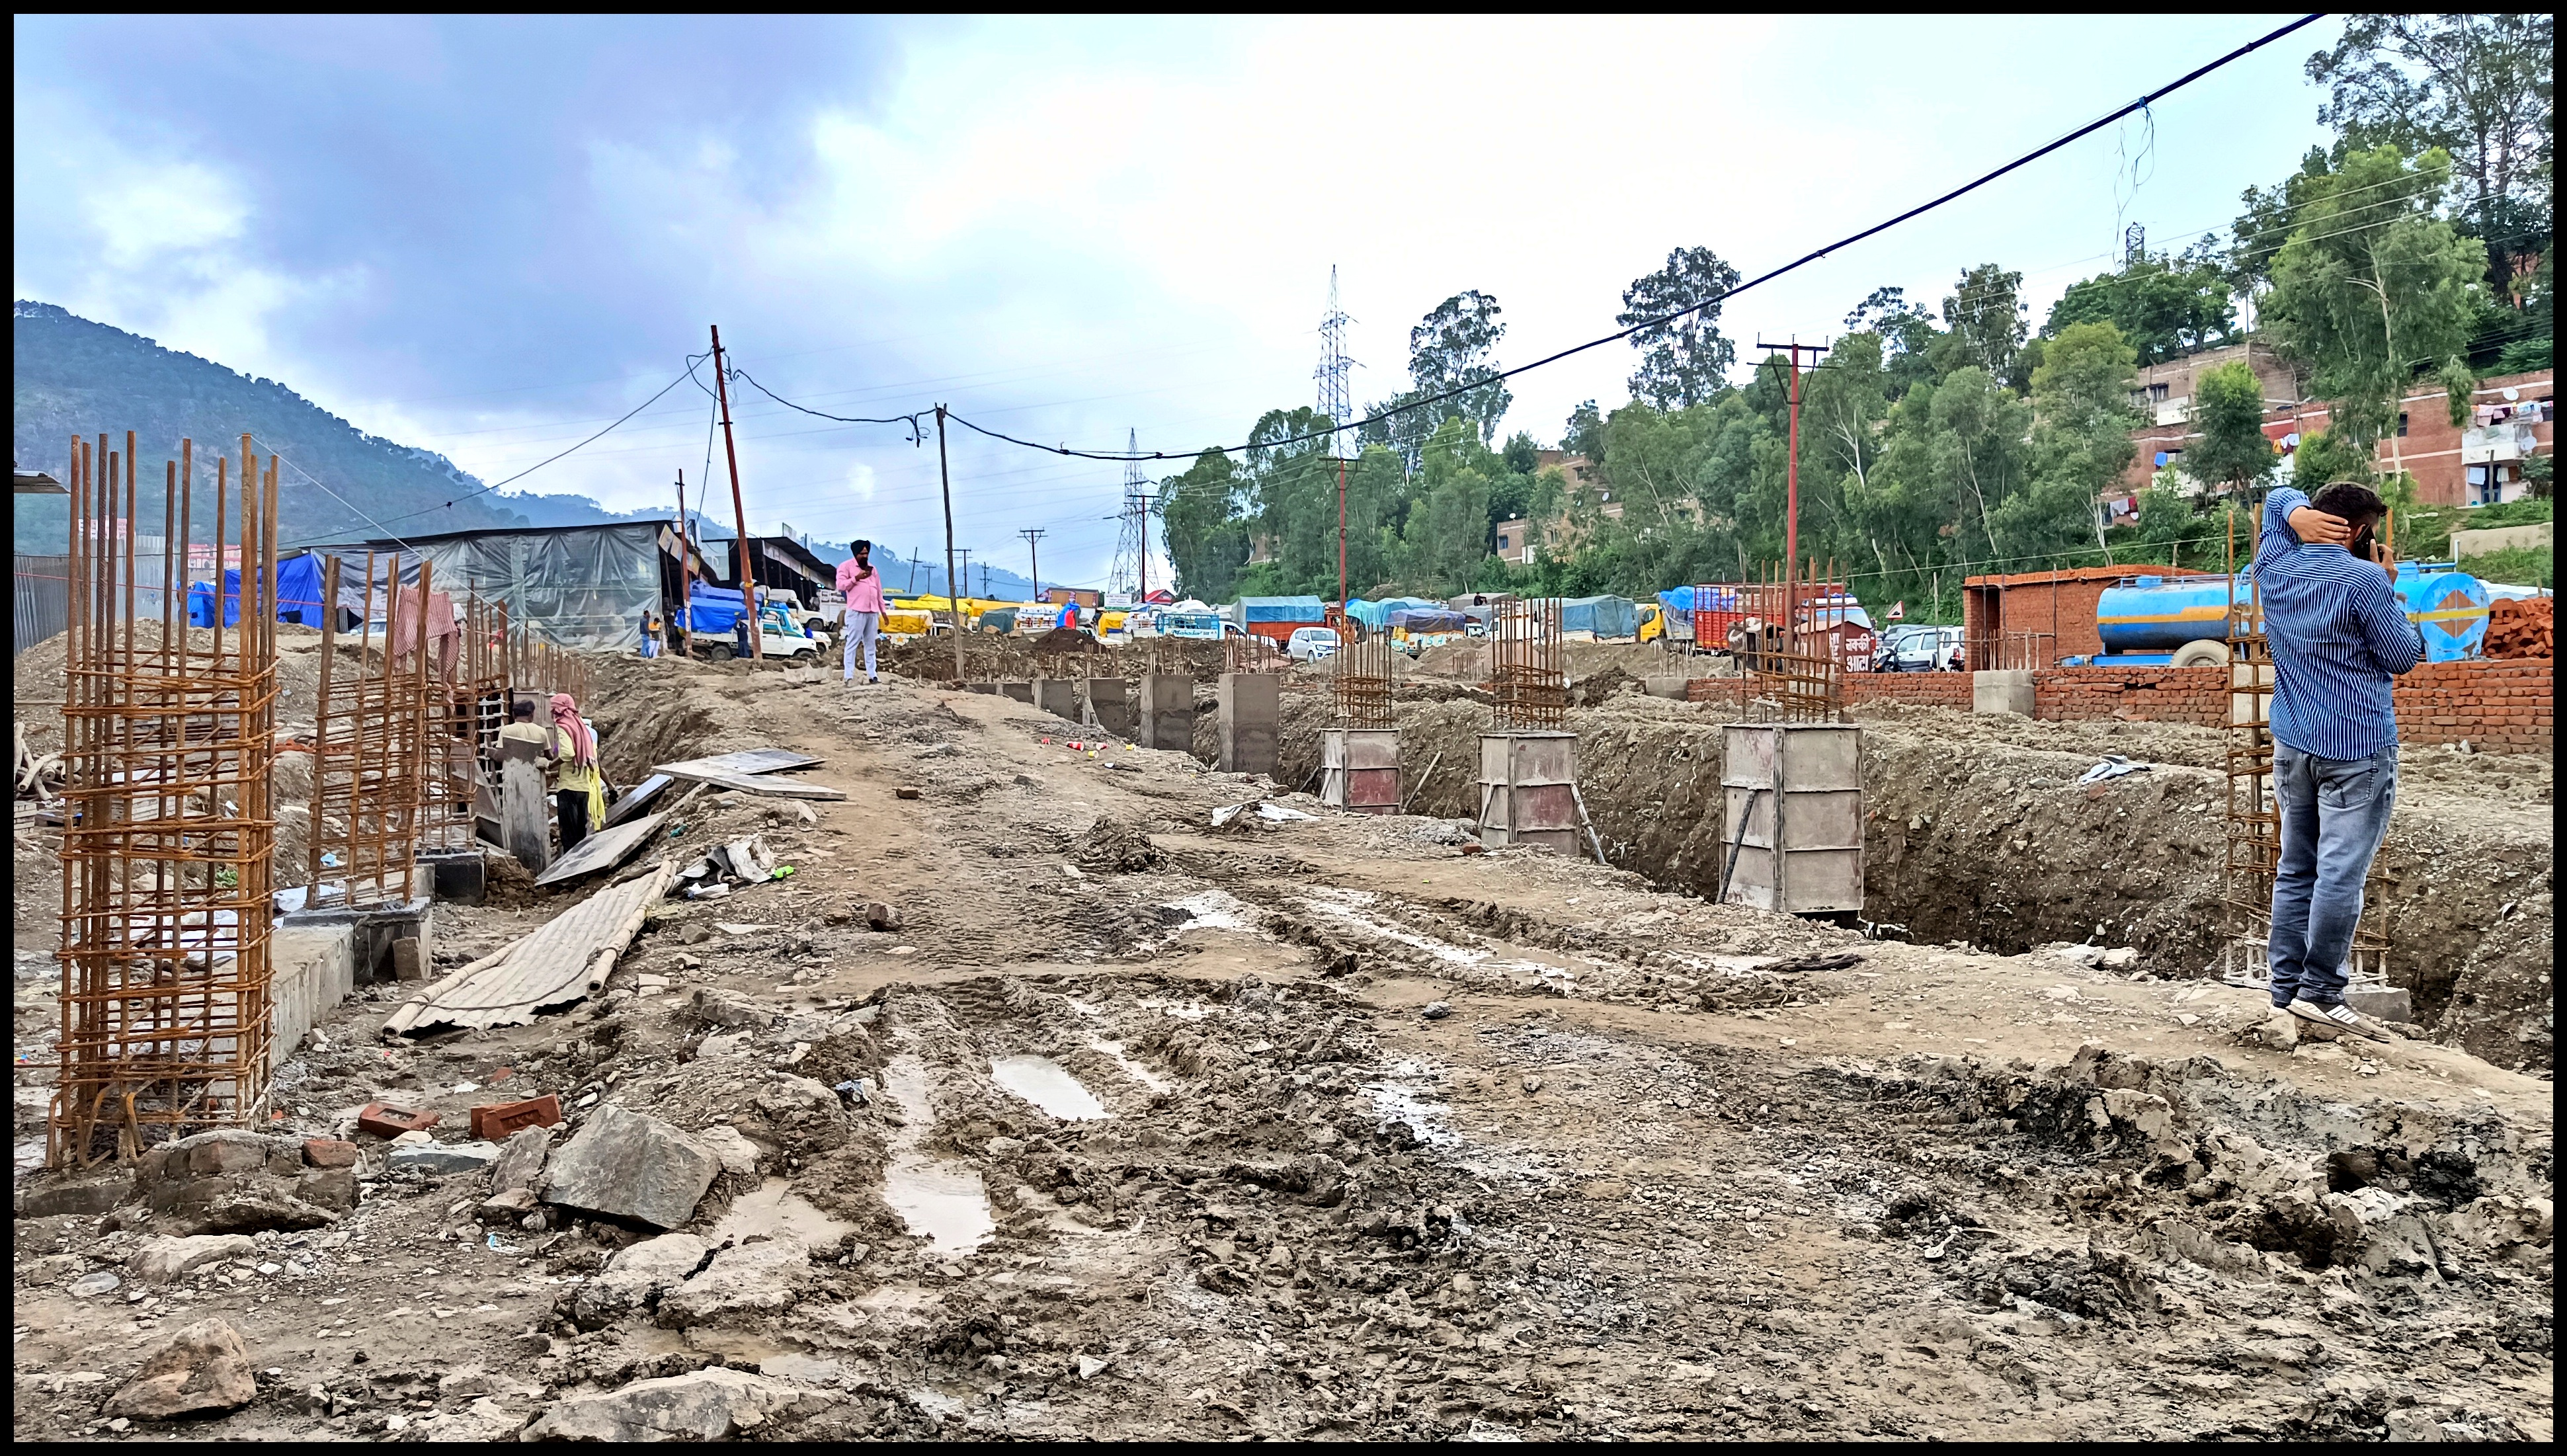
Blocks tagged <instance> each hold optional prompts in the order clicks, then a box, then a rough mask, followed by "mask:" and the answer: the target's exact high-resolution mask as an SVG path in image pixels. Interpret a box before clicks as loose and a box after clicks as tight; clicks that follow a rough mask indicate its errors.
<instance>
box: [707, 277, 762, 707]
mask: <svg viewBox="0 0 2567 1456" xmlns="http://www.w3.org/2000/svg"><path fill="white" fill-rule="evenodd" d="M713 391H714V399H715V401H716V402H717V403H718V404H720V406H721V427H722V453H723V454H724V455H725V456H727V457H728V458H729V460H730V513H731V519H732V521H733V522H735V523H736V524H737V525H738V527H739V539H738V540H737V541H734V542H732V543H731V549H732V550H733V551H735V552H737V553H738V555H737V557H736V558H735V560H736V562H737V564H738V566H739V601H740V608H741V610H743V611H745V612H747V613H748V660H749V661H750V662H752V663H755V662H760V661H763V660H764V658H765V656H766V653H765V651H764V644H763V643H762V642H761V641H760V639H761V638H763V637H764V636H765V635H766V634H765V632H764V631H763V630H762V629H761V627H760V624H759V622H758V620H757V571H756V568H754V567H752V566H751V565H750V564H749V560H748V507H746V506H744V505H742V504H740V503H739V446H738V445H737V444H735V443H733V442H732V440H731V435H730V384H729V382H728V381H727V380H725V379H724V378H723V376H722V350H721V326H720V325H718V324H716V325H714V326H713Z"/></svg>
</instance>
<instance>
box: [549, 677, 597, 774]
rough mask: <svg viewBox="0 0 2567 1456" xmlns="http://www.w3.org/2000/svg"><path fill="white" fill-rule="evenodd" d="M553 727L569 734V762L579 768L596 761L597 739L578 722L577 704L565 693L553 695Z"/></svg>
mask: <svg viewBox="0 0 2567 1456" xmlns="http://www.w3.org/2000/svg"><path fill="white" fill-rule="evenodd" d="M553 727H555V728H561V729H564V730H565V731H567V732H568V733H569V734H570V750H571V751H570V760H571V762H573V763H575V764H577V765H579V766H580V767H583V768H585V767H587V766H588V765H589V764H591V763H594V762H596V761H597V739H596V737H595V736H594V735H592V734H591V733H590V732H589V730H588V725H587V724H584V723H582V722H580V721H579V702H578V700H576V699H574V698H572V697H571V696H570V695H569V694H567V693H556V694H554V695H553Z"/></svg>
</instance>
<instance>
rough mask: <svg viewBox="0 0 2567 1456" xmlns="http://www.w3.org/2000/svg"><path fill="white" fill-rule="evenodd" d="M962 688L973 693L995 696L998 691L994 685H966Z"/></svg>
mask: <svg viewBox="0 0 2567 1456" xmlns="http://www.w3.org/2000/svg"><path fill="white" fill-rule="evenodd" d="M963 686H964V687H966V688H969V689H971V690H972V691H973V692H975V693H989V694H993V695H995V694H996V693H997V692H998V684H996V683H966V684H964V685H963Z"/></svg>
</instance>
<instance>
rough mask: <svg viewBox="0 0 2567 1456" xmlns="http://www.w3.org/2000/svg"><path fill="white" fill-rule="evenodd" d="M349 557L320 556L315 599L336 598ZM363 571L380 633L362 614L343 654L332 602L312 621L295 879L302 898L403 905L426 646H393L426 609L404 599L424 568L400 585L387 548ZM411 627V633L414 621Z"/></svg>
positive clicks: (415, 805)
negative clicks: (317, 636)
mask: <svg viewBox="0 0 2567 1456" xmlns="http://www.w3.org/2000/svg"><path fill="white" fill-rule="evenodd" d="M350 564H351V563H350V562H347V561H342V560H341V559H340V558H338V557H335V556H334V557H332V558H330V559H329V560H328V561H327V562H325V563H324V564H323V566H322V568H321V574H322V592H321V594H322V598H323V600H325V601H328V602H331V603H333V604H335V603H336V602H337V601H338V600H339V587H340V583H341V580H342V576H343V573H346V572H347V571H348V568H349V566H350ZM364 571H365V587H366V593H365V598H364V600H366V601H367V602H369V603H371V602H373V601H374V600H375V590H376V588H377V586H378V585H381V586H383V587H384V588H385V590H386V600H387V603H388V608H387V613H386V616H385V634H384V637H383V639H382V640H380V641H378V640H377V639H376V637H375V631H374V623H373V622H372V621H371V620H369V621H365V622H361V623H359V624H358V628H357V642H356V646H355V651H354V652H353V653H346V654H343V652H342V648H343V646H344V644H343V643H342V641H341V639H340V635H339V614H338V611H337V609H336V607H335V605H334V606H333V607H332V609H331V610H330V611H329V612H328V614H327V615H326V617H325V619H324V621H323V623H322V626H321V682H320V688H319V696H318V699H317V701H316V703H315V705H314V716H313V733H312V804H311V809H312V831H311V848H310V852H309V863H308V865H307V866H306V880H305V883H306V884H307V885H309V886H310V889H309V890H308V891H307V892H306V895H307V899H306V901H305V903H306V904H307V905H312V906H320V905H324V904H329V905H337V906H345V907H349V908H371V907H374V906H379V905H386V904H391V905H407V904H409V903H410V901H411V898H412V895H413V894H414V892H415V881H416V878H417V873H418V862H419V847H420V827H421V825H420V820H421V814H420V808H421V801H422V793H423V783H422V773H421V770H422V769H423V768H424V767H426V766H427V762H428V681H429V680H428V672H427V667H428V659H429V657H430V654H429V653H427V652H422V651H413V652H411V653H408V654H402V653H400V652H398V651H396V646H395V645H396V643H397V642H398V641H399V637H398V634H399V632H400V630H401V625H402V623H403V622H404V621H405V620H406V619H408V620H410V621H412V622H414V623H417V622H419V621H422V620H424V618H425V616H426V611H425V607H424V603H423V604H415V603H414V601H413V598H414V597H419V598H425V596H426V594H427V591H428V584H429V583H428V577H429V568H428V564H427V563H422V564H421V567H420V586H419V588H418V589H417V591H413V590H411V589H409V588H404V587H403V586H402V585H401V583H400V576H399V571H400V561H399V558H397V557H390V556H382V557H379V556H377V555H376V554H375V553H374V552H372V551H369V552H367V553H366V556H365V564H364ZM367 616H368V617H369V618H371V617H372V616H373V613H372V612H371V611H370V612H368V613H367ZM411 635H412V636H413V637H414V638H416V637H418V636H420V635H421V634H420V632H419V630H418V629H417V627H416V626H415V627H414V629H413V631H412V634H411ZM343 656H344V657H345V661H343V660H342V658H343Z"/></svg>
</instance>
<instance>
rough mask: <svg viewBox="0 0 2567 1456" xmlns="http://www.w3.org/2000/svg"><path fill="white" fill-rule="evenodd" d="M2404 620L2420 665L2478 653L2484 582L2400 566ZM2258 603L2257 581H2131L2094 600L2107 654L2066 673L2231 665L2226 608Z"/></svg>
mask: <svg viewBox="0 0 2567 1456" xmlns="http://www.w3.org/2000/svg"><path fill="white" fill-rule="evenodd" d="M2394 582H2395V585H2396V587H2397V590H2398V599H2399V602H2400V604H2401V605H2402V606H2403V607H2405V609H2406V612H2407V620H2408V621H2410V622H2413V623H2415V624H2416V627H2417V630H2418V631H2419V632H2421V633H2422V634H2423V635H2424V660H2425V661H2426V662H2435V663H2448V662H2459V661H2462V660H2464V659H2468V658H2474V657H2478V656H2480V655H2481V650H2482V648H2483V645H2484V643H2485V641H2486V628H2487V611H2488V605H2489V603H2490V601H2491V600H2492V597H2491V594H2490V593H2489V592H2488V591H2487V587H2486V583H2484V582H2482V581H2480V580H2478V579H2477V578H2476V577H2475V576H2472V575H2470V574H2469V573H2467V572H2465V571H2461V570H2459V569H2458V564H2457V563H2456V562H2450V561H2401V562H2399V563H2398V574H2397V576H2396V577H2395V578H2394ZM2232 590H2233V591H2234V592H2235V594H2236V600H2237V601H2238V602H2239V603H2241V604H2246V603H2252V602H2253V601H2254V600H2255V582H2254V578H2253V577H2252V576H2251V575H2250V574H2249V573H2247V572H2243V571H2241V572H2239V573H2237V575H2236V576H2235V577H2234V578H2233V579H2232V578H2230V577H2226V576H2221V575H2217V574H2215V573H2214V574H2211V575H2207V576H2136V577H2133V578H2131V579H2130V580H2129V581H2128V582H2126V583H2124V584H2121V585H2117V586H2110V587H2106V588H2105V589H2104V591H2103V593H2102V594H2101V595H2100V596H2098V597H2097V599H2096V602H2095V635H2096V637H2097V638H2098V639H2099V640H2100V641H2102V643H2103V645H2104V650H2103V651H2102V652H2100V653H2095V654H2093V655H2091V656H2088V655H2079V656H2075V657H2069V658H2064V659H2062V660H2061V665H2062V666H2064V667H2099V668H2109V667H2175V668H2210V667H2218V666H2220V665H2221V664H2223V663H2225V662H2227V661H2228V603H2229V600H2230V593H2231V591H2232Z"/></svg>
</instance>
